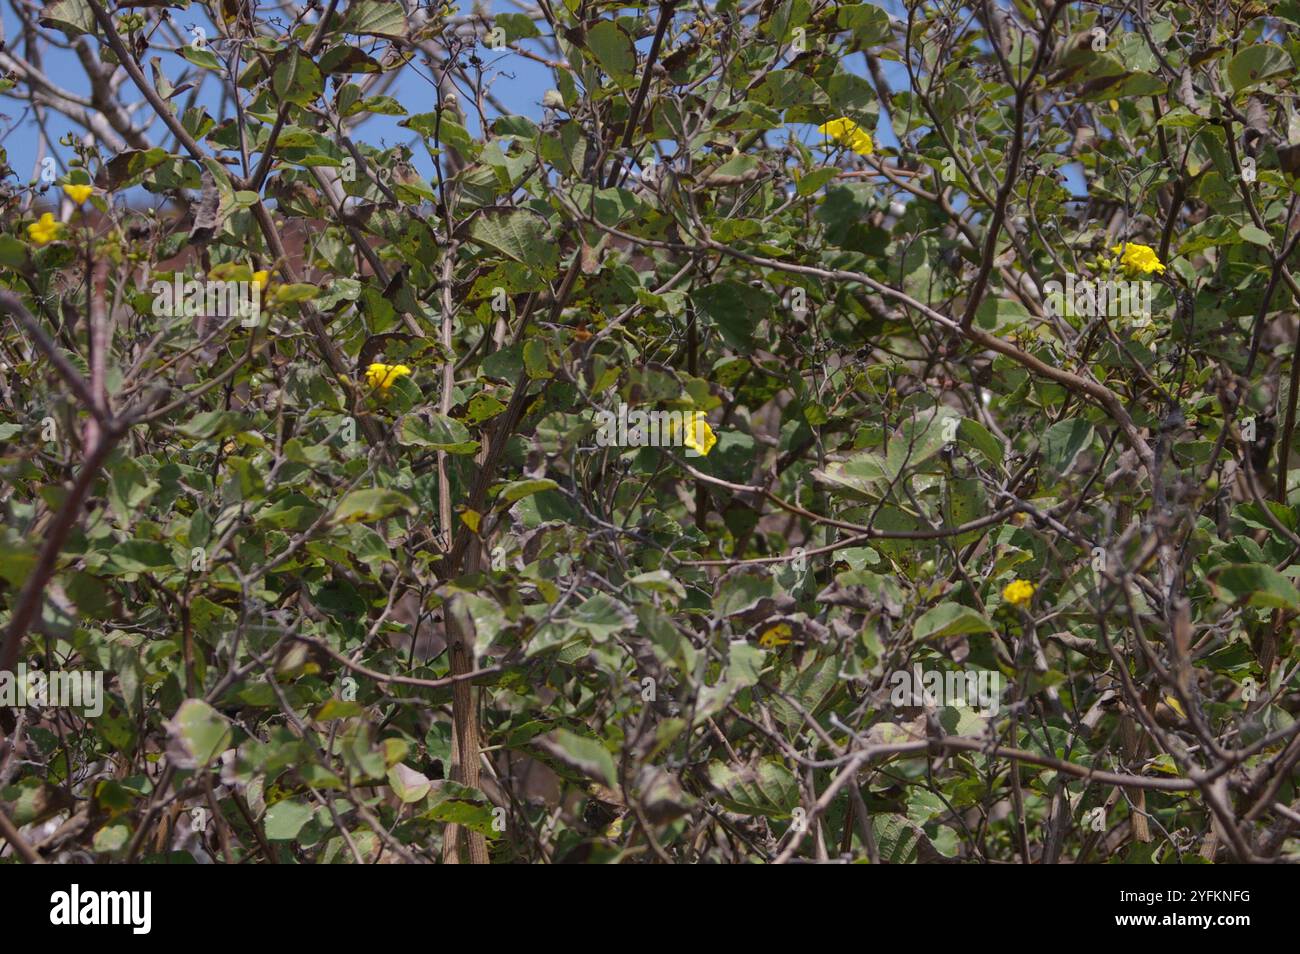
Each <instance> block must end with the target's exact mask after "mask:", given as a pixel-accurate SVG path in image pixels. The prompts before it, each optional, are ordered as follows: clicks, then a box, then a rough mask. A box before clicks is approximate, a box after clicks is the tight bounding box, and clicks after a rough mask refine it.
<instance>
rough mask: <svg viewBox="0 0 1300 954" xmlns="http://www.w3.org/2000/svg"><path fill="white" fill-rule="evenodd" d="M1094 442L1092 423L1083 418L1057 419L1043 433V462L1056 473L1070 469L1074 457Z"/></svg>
mask: <svg viewBox="0 0 1300 954" xmlns="http://www.w3.org/2000/svg"><path fill="white" fill-rule="evenodd" d="M1091 443H1092V425H1091V424H1089V423H1088V422H1087V421H1085V420H1083V419H1082V418H1077V417H1073V418H1069V419H1067V420H1064V421H1057V422H1056V423H1055V424H1053V425H1052V426H1051V427H1049V428H1048V429H1047V433H1046V434H1044V435H1043V463H1044V465H1046V467H1047V468H1048V469H1049V470H1051V471H1052V472H1054V473H1056V474H1063V473H1065V472H1066V471H1067V470H1069V469H1070V466H1071V465H1072V464H1073V463H1074V459H1075V458H1076V457H1078V456H1079V453H1080V452H1081V451H1083V450H1084V449H1085V448H1086V447H1088V446H1089V445H1090V444H1091Z"/></svg>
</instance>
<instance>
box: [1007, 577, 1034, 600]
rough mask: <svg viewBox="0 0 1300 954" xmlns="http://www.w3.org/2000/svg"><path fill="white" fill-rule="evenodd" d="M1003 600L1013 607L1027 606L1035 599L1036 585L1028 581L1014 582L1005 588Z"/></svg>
mask: <svg viewBox="0 0 1300 954" xmlns="http://www.w3.org/2000/svg"><path fill="white" fill-rule="evenodd" d="M1002 598H1003V599H1004V600H1006V601H1007V602H1008V603H1010V604H1011V605H1012V606H1025V605H1027V604H1028V603H1029V601H1030V600H1032V599H1033V598H1034V584H1032V583H1030V582H1029V581H1028V580H1012V581H1011V582H1010V583H1008V584H1007V585H1006V586H1005V587H1004V588H1003V590H1002Z"/></svg>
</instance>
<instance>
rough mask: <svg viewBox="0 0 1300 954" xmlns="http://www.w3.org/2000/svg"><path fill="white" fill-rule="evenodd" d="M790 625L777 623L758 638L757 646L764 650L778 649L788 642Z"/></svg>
mask: <svg viewBox="0 0 1300 954" xmlns="http://www.w3.org/2000/svg"><path fill="white" fill-rule="evenodd" d="M790 634H791V630H790V624H789V623H777V624H776V625H775V626H773V627H772V628H771V629H769V630H767V631H766V632H764V633H763V635H762V636H760V637H758V645H760V646H762V647H763V648H764V649H779V648H780V647H782V646H784V645H786V644H787V643H789V642H790Z"/></svg>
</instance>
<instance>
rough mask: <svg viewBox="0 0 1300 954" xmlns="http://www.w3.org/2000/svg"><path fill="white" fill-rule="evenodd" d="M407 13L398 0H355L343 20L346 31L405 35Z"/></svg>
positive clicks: (374, 34)
mask: <svg viewBox="0 0 1300 954" xmlns="http://www.w3.org/2000/svg"><path fill="white" fill-rule="evenodd" d="M407 29H408V28H407V25H406V14H405V13H404V12H403V10H402V5H401V4H400V3H398V2H396V0H355V2H353V3H352V4H351V5H350V6H349V7H348V15H347V17H345V18H344V20H343V32H344V33H357V34H365V35H368V36H391V37H399V38H400V37H404V36H406V34H407Z"/></svg>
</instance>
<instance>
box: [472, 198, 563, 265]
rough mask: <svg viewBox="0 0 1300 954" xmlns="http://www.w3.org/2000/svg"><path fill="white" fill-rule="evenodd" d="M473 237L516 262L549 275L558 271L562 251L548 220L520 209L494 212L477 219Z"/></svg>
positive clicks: (479, 216) (486, 213)
mask: <svg viewBox="0 0 1300 954" xmlns="http://www.w3.org/2000/svg"><path fill="white" fill-rule="evenodd" d="M469 231H470V237H471V238H472V239H473V240H474V241H475V242H478V243H479V244H480V245H486V246H487V247H488V248H492V249H495V250H496V251H498V252H501V253H502V254H503V255H508V256H510V257H511V258H513V259H514V260H515V261H517V262H522V263H523V264H525V265H527V266H529V267H530V268H533V269H535V270H537V271H538V272H540V273H542V274H543V275H547V276H549V275H550V274H552V273H553V272H554V271H555V266H556V263H557V262H558V261H559V258H560V252H559V248H558V246H557V245H556V243H555V242H553V241H552V240H551V234H550V231H551V230H550V229H549V228H548V227H547V225H546V221H545V220H544V219H542V218H541V217H540V216H538V215H535V214H533V213H531V212H524V211H523V210H521V209H511V210H507V211H502V210H492V211H489V212H485V213H483V214H481V215H477V216H475V217H474V222H473V224H472V225H471V226H470V230H469Z"/></svg>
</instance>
